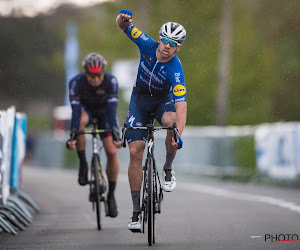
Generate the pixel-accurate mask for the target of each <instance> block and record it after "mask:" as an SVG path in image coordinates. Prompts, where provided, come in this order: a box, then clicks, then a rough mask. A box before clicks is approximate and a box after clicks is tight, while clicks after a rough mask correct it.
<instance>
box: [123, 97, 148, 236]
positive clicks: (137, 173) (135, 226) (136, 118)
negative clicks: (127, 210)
mask: <svg viewBox="0 0 300 250" xmlns="http://www.w3.org/2000/svg"><path fill="white" fill-rule="evenodd" d="M148 104H149V102H148V100H146V99H145V98H143V97H137V96H135V95H134V94H132V96H131V101H130V105H129V111H128V113H127V119H126V122H127V124H128V125H129V126H146V124H147V123H149V122H150V113H149V109H148ZM146 138H147V132H146V131H142V130H134V131H133V130H128V131H127V141H128V143H129V144H128V145H129V152H130V162H129V167H128V179H129V185H130V190H131V197H132V204H133V214H132V216H131V219H130V221H129V224H128V228H129V229H130V230H132V231H135V232H137V231H141V220H140V218H141V217H140V210H141V207H140V192H141V184H142V181H143V170H142V161H143V154H144V149H145V145H146V143H145V141H146Z"/></svg>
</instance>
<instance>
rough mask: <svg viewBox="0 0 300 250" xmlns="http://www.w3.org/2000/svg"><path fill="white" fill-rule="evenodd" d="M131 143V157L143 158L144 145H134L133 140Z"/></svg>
mask: <svg viewBox="0 0 300 250" xmlns="http://www.w3.org/2000/svg"><path fill="white" fill-rule="evenodd" d="M130 144H131V145H130V146H129V152H130V158H131V159H139V158H143V153H144V146H142V145H138V144H135V145H134V144H133V142H132V143H130Z"/></svg>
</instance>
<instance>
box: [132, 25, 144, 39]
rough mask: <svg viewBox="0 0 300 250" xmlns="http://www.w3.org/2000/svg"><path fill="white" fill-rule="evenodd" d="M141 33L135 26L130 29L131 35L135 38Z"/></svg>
mask: <svg viewBox="0 0 300 250" xmlns="http://www.w3.org/2000/svg"><path fill="white" fill-rule="evenodd" d="M141 34H142V31H139V30H138V29H137V28H136V27H134V28H133V29H132V31H131V36H132V37H133V38H135V39H137V38H138V37H139V36H140V35H141Z"/></svg>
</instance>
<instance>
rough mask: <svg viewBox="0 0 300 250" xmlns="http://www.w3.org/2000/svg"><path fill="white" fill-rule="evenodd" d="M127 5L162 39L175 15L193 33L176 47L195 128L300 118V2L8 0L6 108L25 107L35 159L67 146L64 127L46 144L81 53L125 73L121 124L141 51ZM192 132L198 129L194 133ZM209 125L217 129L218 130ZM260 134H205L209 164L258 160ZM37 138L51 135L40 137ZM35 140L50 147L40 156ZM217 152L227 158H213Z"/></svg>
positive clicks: (1, 11)
mask: <svg viewBox="0 0 300 250" xmlns="http://www.w3.org/2000/svg"><path fill="white" fill-rule="evenodd" d="M120 9H128V10H131V11H132V12H133V23H134V24H135V25H136V26H137V27H138V28H139V29H140V30H141V31H143V32H145V33H147V34H148V35H150V36H151V37H152V38H153V39H157V38H158V32H159V29H160V27H161V25H162V24H163V23H165V22H168V21H176V22H179V23H180V24H182V25H183V26H184V27H185V28H186V31H187V38H186V40H185V42H184V43H183V48H182V50H180V51H179V52H178V54H177V55H178V57H179V58H180V60H181V62H182V65H183V69H184V73H185V79H186V86H187V99H188V117H187V126H188V127H194V126H197V128H201V127H202V128H203V127H207V126H210V127H211V126H221V127H227V126H243V127H244V126H248V125H251V126H256V125H258V124H262V123H273V122H282V121H284V122H291V121H299V120H300V112H299V111H300V110H299V107H300V98H299V96H300V84H299V75H300V74H299V72H300V46H299V41H300V39H299V38H300V26H299V16H300V7H299V1H296V0H290V1H282V0H273V1H269V0H248V1H247V0H226V1H219V0H209V1H208V0H205V1H199V0H164V1H159V0H151V1H150V0H130V1H123V0H111V1H110V0H106V1H103V0H102V1H101V0H98V1H97V0H94V1H87V0H84V1H80V0H77V1H76V0H73V1H71V0H69V1H67V0H66V1H62V0H61V1H55V0H52V1H50V0H48V1H42V0H39V1H30V0H23V1H22V0H19V1H17V0H14V1H11V0H2V1H1V3H0V32H1V39H0V55H1V57H0V109H6V108H8V107H9V106H11V105H14V106H15V107H16V109H17V111H19V112H24V113H26V115H27V119H28V129H27V160H28V161H30V160H31V161H33V162H34V161H36V164H41V163H42V162H44V163H45V162H48V163H49V164H46V163H45V165H51V166H53V165H55V164H54V163H53V162H51V160H50V158H51V159H53V158H54V157H53V156H50V155H49V154H50V153H49V152H51V154H54V152H55V151H56V150H63V149H62V148H63V147H64V141H65V139H66V138H67V137H66V136H65V135H64V134H61V135H60V136H59V137H58V138H56V139H57V140H58V141H59V143H60V144H59V145H62V147H61V148H57V147H55V146H53V145H54V144H51V145H52V146H51V145H50V146H49V147H50V149H51V150H52V151H50V150H49V148H48V149H42V147H41V145H44V144H45V143H46V141H47V142H48V143H50V139H49V138H51V139H53V136H52V135H53V131H54V130H55V128H56V126H58V125H57V124H56V122H57V121H56V119H57V118H55V111H57V107H59V106H64V105H66V106H67V101H66V83H67V81H68V79H69V77H70V72H71V73H72V72H74V73H75V74H76V73H78V72H81V71H82V66H81V62H82V60H83V58H84V57H85V56H86V55H87V54H88V53H90V52H92V51H95V52H97V53H100V54H102V55H103V56H104V57H105V58H106V60H107V62H108V67H107V71H109V72H112V73H114V74H116V75H117V76H118V79H119V82H120V87H121V88H120V98H119V106H118V116H119V121H120V125H121V126H122V124H123V122H124V121H125V116H126V113H127V108H128V93H127V94H126V92H128V88H129V89H131V87H132V84H133V81H134V79H133V80H128V78H126V77H127V76H126V75H125V74H126V72H128V74H129V75H133V76H134V74H135V72H136V71H135V70H136V69H137V64H136V63H137V60H138V59H139V50H138V48H137V46H135V45H134V44H133V43H132V42H131V41H130V40H129V39H128V38H127V37H126V36H125V35H124V34H122V31H121V30H120V29H119V28H118V27H117V26H116V23H115V19H116V17H117V15H118V13H119V10H120ZM70 39H71V40H72V39H73V40H72V41H73V50H72V49H71V52H69V54H68V56H67V58H72V56H73V61H71V62H69V63H68V62H67V61H68V60H67V59H66V58H65V57H66V52H67V50H68V47H67V44H68V43H67V41H68V40H70ZM71 43H72V42H71ZM70 46H71V45H70ZM74 46H75V47H74ZM72 63H73V64H72ZM120 72H122V73H121V74H120ZM133 78H134V77H133ZM129 79H131V78H129ZM128 86H129V87H128ZM62 119H63V118H62ZM63 126H67V124H64V125H63ZM191 129H193V128H191ZM191 131H192V132H190V134H191V137H193V135H194V134H195V133H196V132H193V130H191ZM197 131H198V130H197ZM205 133H206V136H210V135H211V137H214V138H215V137H216V133H214V132H213V131H211V130H209V131H208V130H206V132H205ZM222 133H223V132H221V134H222ZM187 135H188V134H187ZM253 136H254V132H253V127H250V128H249V129H248V130H247V132H246V133H245V134H244V137H243V139H242V141H241V140H240V139H239V140H237V141H238V143H235V144H232V142H231V139H230V140H225V141H222V142H221V143H220V141H218V142H216V143H212V142H211V141H213V139H212V140H210V141H209V142H208V141H207V140H206V141H203V142H201V143H199V145H200V146H199V147H200V148H201V149H199V153H201V152H202V154H203V157H208V156H207V155H209V154H211V155H212V156H211V157H212V159H213V160H214V161H215V162H206V163H205V164H206V165H220V164H221V165H226V166H233V165H238V166H241V165H242V166H244V167H247V168H249V169H255V165H256V163H255V149H254V139H253V138H254V137H253ZM223 137H224V134H223ZM223 137H222V138H223ZM39 138H48V139H45V140H44V141H42V142H41V139H39ZM223 139H224V138H223ZM38 143H40V144H38ZM53 143H54V142H53ZM194 143H198V142H194ZM209 143H212V144H213V145H214V146H213V147H212V149H211V150H210V151H209V152H208V151H207V150H205V147H208V145H209ZM37 145H40V146H37ZM55 145H57V144H55ZM201 145H203V146H201ZM220 145H221V146H220ZM241 146H244V149H245V151H243V152H239V153H237V154H236V155H235V156H230V153H229V152H233V151H237V150H239V149H240V148H241ZM34 147H36V148H39V150H40V151H43V152H39V155H35V154H36V150H37V149H34ZM212 150H214V151H212ZM218 152H219V154H220V155H221V156H222V155H223V156H224V155H225V156H226V157H225V158H222V157H221V156H220V157H221V158H219V159H216V158H215V155H216V153H218ZM125 153H126V154H127V151H126V152H125ZM125 153H124V154H125ZM58 154H59V153H58ZM63 154H64V156H62V158H66V159H67V160H65V162H67V163H64V165H65V166H69V165H70V166H71V165H72V166H73V165H74V164H75V163H74V164H71V162H74V161H75V162H76V160H77V159H76V154H75V153H74V152H71V153H70V152H64V153H63ZM121 154H122V151H121ZM47 155H48V156H47ZM161 157H162V158H164V156H163V155H162V156H161ZM180 157H182V159H184V158H187V157H184V156H183V154H182V155H179V159H180ZM48 158H49V159H48ZM37 159H41V160H39V161H38V160H37ZM183 161H184V160H183ZM241 162H242V163H241ZM193 164H198V163H197V161H195V163H193ZM193 164H191V166H192V165H193ZM76 165H77V163H76Z"/></svg>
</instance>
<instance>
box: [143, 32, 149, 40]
mask: <svg viewBox="0 0 300 250" xmlns="http://www.w3.org/2000/svg"><path fill="white" fill-rule="evenodd" d="M141 38H142V39H143V40H144V41H147V40H149V38H148V37H146V36H145V35H144V34H142V35H141Z"/></svg>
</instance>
